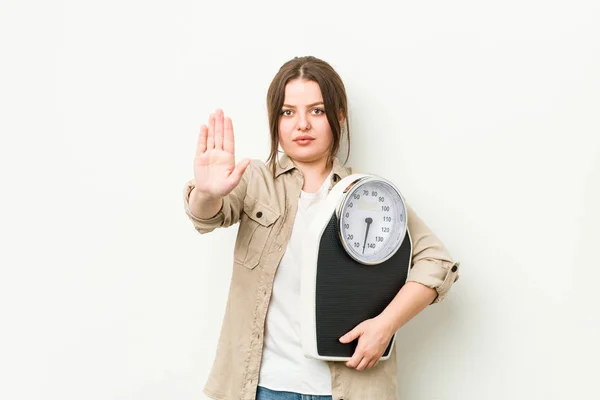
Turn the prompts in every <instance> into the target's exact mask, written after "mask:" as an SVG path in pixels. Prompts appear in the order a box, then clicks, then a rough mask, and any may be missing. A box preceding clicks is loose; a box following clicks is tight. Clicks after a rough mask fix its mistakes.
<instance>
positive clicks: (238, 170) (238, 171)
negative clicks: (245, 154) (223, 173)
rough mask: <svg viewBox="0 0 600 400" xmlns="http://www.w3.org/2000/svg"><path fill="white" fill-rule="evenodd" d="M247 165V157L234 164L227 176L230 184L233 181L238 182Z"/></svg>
mask: <svg viewBox="0 0 600 400" xmlns="http://www.w3.org/2000/svg"><path fill="white" fill-rule="evenodd" d="M248 165H250V159H249V158H244V159H243V160H242V161H240V162H239V163H238V164H237V165H236V167H235V169H234V170H233V171H232V172H231V175H229V178H228V179H229V181H230V183H231V184H232V185H233V184H234V183H238V182H239V181H240V179H242V175H244V172H246V168H248Z"/></svg>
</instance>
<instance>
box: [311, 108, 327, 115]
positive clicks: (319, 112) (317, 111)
mask: <svg viewBox="0 0 600 400" xmlns="http://www.w3.org/2000/svg"><path fill="white" fill-rule="evenodd" d="M313 111H314V113H315V114H317V115H321V114H325V110H323V109H322V108H315V109H313Z"/></svg>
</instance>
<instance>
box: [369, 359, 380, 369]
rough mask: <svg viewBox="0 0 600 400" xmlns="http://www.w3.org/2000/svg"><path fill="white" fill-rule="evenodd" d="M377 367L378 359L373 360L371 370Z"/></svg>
mask: <svg viewBox="0 0 600 400" xmlns="http://www.w3.org/2000/svg"><path fill="white" fill-rule="evenodd" d="M377 365H379V358H377V359H375V363H374V364H373V366H372V367H371V368H375V367H376V366H377Z"/></svg>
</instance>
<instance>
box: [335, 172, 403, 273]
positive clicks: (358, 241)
mask: <svg viewBox="0 0 600 400" xmlns="http://www.w3.org/2000/svg"><path fill="white" fill-rule="evenodd" d="M338 219H339V221H340V236H341V240H342V243H343V245H344V247H345V249H346V251H347V252H348V254H349V255H350V256H351V257H352V258H354V259H355V260H356V261H358V262H361V263H363V264H369V265H373V264H378V263H381V262H383V261H385V260H387V259H389V258H390V257H391V256H393V255H394V253H395V252H396V251H397V250H398V249H399V248H400V246H401V244H402V240H403V239H404V236H405V234H406V229H407V221H406V207H405V204H404V201H403V199H402V196H401V195H400V192H399V191H398V190H397V189H396V187H395V186H394V185H393V184H392V183H391V182H389V181H387V180H385V179H382V178H366V179H364V180H363V182H362V183H361V182H359V183H357V184H356V185H354V187H353V188H352V189H350V191H349V192H348V193H346V198H345V199H344V201H343V202H342V204H341V208H340V212H339V215H338Z"/></svg>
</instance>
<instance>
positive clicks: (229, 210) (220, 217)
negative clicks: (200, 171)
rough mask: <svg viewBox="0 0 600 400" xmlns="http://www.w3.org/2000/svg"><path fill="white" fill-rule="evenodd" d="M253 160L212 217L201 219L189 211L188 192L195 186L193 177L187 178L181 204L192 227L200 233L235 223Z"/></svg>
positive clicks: (239, 213)
mask: <svg viewBox="0 0 600 400" xmlns="http://www.w3.org/2000/svg"><path fill="white" fill-rule="evenodd" d="M254 164H255V160H252V161H251V162H250V165H248V167H247V168H246V171H244V174H243V175H242V179H241V180H240V183H239V184H238V185H237V186H236V187H235V188H234V189H233V190H232V191H231V192H230V193H229V194H228V195H227V196H225V197H223V205H222V207H221V209H220V210H219V212H218V213H217V214H216V215H215V216H214V217H212V218H209V219H202V218H198V217H196V216H195V215H193V214H192V213H191V211H190V203H189V200H190V193H191V192H192V189H194V187H195V186H196V183H195V181H194V179H192V180H189V181H188V182H187V183H186V185H185V187H184V189H183V205H184V211H185V213H186V215H187V216H188V218H189V219H190V221H191V222H192V224H193V225H194V228H196V230H197V231H198V232H200V233H201V234H203V233H209V232H212V231H213V230H214V229H215V228H219V227H223V228H225V227H228V226H231V225H234V224H236V223H237V222H238V221H239V220H240V218H241V217H242V212H243V211H244V198H245V197H246V190H247V188H248V183H249V182H250V181H251V179H252V173H253V171H254V168H255V165H254Z"/></svg>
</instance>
